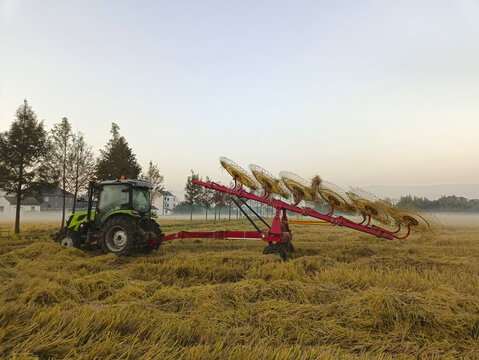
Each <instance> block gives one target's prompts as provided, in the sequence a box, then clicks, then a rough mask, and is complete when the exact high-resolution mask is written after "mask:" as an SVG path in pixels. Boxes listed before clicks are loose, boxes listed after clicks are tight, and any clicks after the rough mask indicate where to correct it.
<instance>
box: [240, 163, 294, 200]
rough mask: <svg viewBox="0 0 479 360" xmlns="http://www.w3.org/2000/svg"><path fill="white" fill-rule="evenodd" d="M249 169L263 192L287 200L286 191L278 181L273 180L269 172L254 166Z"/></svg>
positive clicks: (287, 193)
mask: <svg viewBox="0 0 479 360" xmlns="http://www.w3.org/2000/svg"><path fill="white" fill-rule="evenodd" d="M249 168H250V170H251V173H252V174H253V176H254V177H255V178H256V181H257V182H258V183H259V184H260V185H261V187H262V188H263V189H264V190H265V191H267V192H268V193H269V194H276V195H279V196H281V197H283V198H289V196H290V194H289V192H288V190H287V189H285V188H284V186H283V185H282V184H281V183H280V182H279V180H278V179H275V178H274V176H273V175H271V173H270V172H268V171H267V170H266V169H263V168H262V167H261V166H258V165H255V164H250V166H249Z"/></svg>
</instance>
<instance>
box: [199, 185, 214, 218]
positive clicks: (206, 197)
mask: <svg viewBox="0 0 479 360" xmlns="http://www.w3.org/2000/svg"><path fill="white" fill-rule="evenodd" d="M210 181H211V180H210V178H209V177H208V176H207V177H206V182H208V183H209V182H210ZM200 203H201V205H203V207H204V208H205V214H206V218H205V219H206V221H208V209H209V208H210V207H211V205H212V204H213V193H212V191H211V190H210V189H208V188H205V187H202V189H201V196H200Z"/></svg>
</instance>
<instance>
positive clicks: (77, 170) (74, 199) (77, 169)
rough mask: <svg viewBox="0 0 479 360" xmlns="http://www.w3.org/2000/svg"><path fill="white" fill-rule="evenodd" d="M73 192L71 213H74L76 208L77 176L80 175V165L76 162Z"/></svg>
mask: <svg viewBox="0 0 479 360" xmlns="http://www.w3.org/2000/svg"><path fill="white" fill-rule="evenodd" d="M75 170H76V171H75V194H74V196H73V207H72V214H74V213H75V211H76V209H77V197H78V186H79V184H78V178H79V176H80V174H79V170H80V167H79V166H78V163H77V164H76V169H75Z"/></svg>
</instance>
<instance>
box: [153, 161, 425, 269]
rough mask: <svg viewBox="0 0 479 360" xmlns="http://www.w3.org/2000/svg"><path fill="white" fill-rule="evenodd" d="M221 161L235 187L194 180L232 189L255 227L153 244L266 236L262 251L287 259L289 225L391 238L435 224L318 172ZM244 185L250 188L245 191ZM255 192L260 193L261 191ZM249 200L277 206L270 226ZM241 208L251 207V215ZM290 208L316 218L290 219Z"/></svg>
mask: <svg viewBox="0 0 479 360" xmlns="http://www.w3.org/2000/svg"><path fill="white" fill-rule="evenodd" d="M220 162H221V164H222V166H223V167H224V168H225V169H226V170H227V171H228V172H229V173H230V175H231V176H232V177H233V180H234V185H233V186H232V187H230V188H228V187H226V186H223V185H220V184H217V183H215V182H203V181H198V180H194V183H195V184H198V185H201V186H204V187H205V188H207V189H211V190H215V191H221V192H223V193H226V194H228V195H229V196H230V197H231V200H232V202H233V203H234V204H235V205H236V206H237V207H238V209H239V210H240V211H241V212H242V214H243V215H244V216H245V217H246V219H248V220H249V222H250V223H251V224H252V225H253V227H254V228H255V229H256V231H213V232H190V231H180V232H178V233H174V234H170V235H167V236H165V237H164V238H163V239H151V240H150V242H151V244H154V243H157V242H159V241H160V242H164V241H170V240H174V239H186V238H190V239H203V238H211V239H225V240H228V239H230V240H233V239H235V240H237V239H245V240H248V239H249V240H264V241H266V242H267V243H268V245H267V246H266V248H265V249H264V251H263V253H264V254H276V255H279V256H280V257H281V258H282V259H283V260H286V259H287V253H288V252H293V251H294V247H293V244H292V242H291V240H292V234H291V230H290V228H289V224H303V225H331V226H342V227H346V228H350V229H353V230H358V231H362V232H364V233H367V234H371V235H374V236H377V237H379V238H385V239H389V240H393V239H405V238H407V237H408V236H409V235H410V234H411V231H414V230H415V231H418V232H428V231H432V230H433V228H434V226H433V225H434V219H433V218H432V217H431V216H428V215H427V214H425V213H422V212H419V211H417V210H411V209H398V208H394V207H393V206H391V205H389V204H386V203H385V202H383V201H380V200H378V199H377V198H374V197H373V196H372V195H371V194H368V193H366V192H363V191H361V190H359V189H352V191H350V192H347V193H343V192H342V191H341V190H340V189H339V188H337V187H336V186H334V185H333V184H331V183H327V182H325V181H322V180H321V179H320V178H319V176H316V177H314V178H313V179H312V180H311V182H307V181H306V180H304V179H302V178H300V177H299V176H297V175H295V174H292V173H287V172H282V173H281V174H280V177H281V180H278V179H275V178H274V177H273V176H272V175H271V174H269V173H268V172H267V171H266V170H264V169H262V168H260V167H259V166H257V165H250V169H251V173H252V175H250V174H249V173H248V172H247V171H245V170H244V169H242V168H241V167H239V166H238V165H237V164H236V163H234V162H232V161H230V160H228V159H226V158H221V159H220ZM245 187H246V188H248V189H249V191H247V190H245ZM254 192H256V193H259V192H260V193H261V196H260V195H257V194H255V193H254ZM274 195H276V197H275V196H274ZM282 198H283V199H284V198H292V204H289V203H287V202H285V201H283V200H282ZM248 200H252V201H257V202H259V203H262V204H266V205H268V206H271V207H273V208H274V218H273V221H272V223H271V225H269V224H268V223H267V222H266V221H265V220H264V219H263V218H262V217H261V216H260V215H259V214H258V213H257V212H256V211H255V210H254V209H253V207H252V206H250V205H249V204H248V203H247V201H248ZM302 202H303V203H304V204H307V203H314V204H317V205H324V204H327V205H328V206H329V211H328V212H327V213H326V214H323V213H320V212H318V211H317V210H314V209H313V208H311V207H308V206H300V205H299V204H300V203H302ZM243 207H245V208H246V209H248V210H249V211H250V214H248V212H247V211H246V210H245V209H244V208H243ZM338 210H339V211H341V212H342V213H344V214H360V215H362V217H363V219H362V221H361V222H355V221H352V220H350V219H348V218H346V217H344V216H342V215H338V216H334V213H335V212H336V211H338ZM287 211H290V212H292V213H296V214H300V215H302V216H305V217H306V216H307V217H310V218H314V219H317V220H310V221H298V220H296V221H288V216H287ZM250 215H251V216H250ZM253 215H254V216H255V217H256V218H257V221H258V220H259V221H261V222H262V223H263V224H264V225H265V226H266V227H267V228H268V230H266V231H261V229H260V228H259V227H258V225H257V224H256V223H255V221H254V220H253V219H252V216H253ZM318 220H320V221H318ZM373 221H377V222H380V223H382V224H385V225H395V227H396V229H395V230H388V229H385V228H383V227H380V226H378V225H375V224H372V222H373Z"/></svg>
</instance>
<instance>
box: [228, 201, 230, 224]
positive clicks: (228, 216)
mask: <svg viewBox="0 0 479 360" xmlns="http://www.w3.org/2000/svg"><path fill="white" fill-rule="evenodd" d="M228 221H231V205H230V207H229V209H228Z"/></svg>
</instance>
